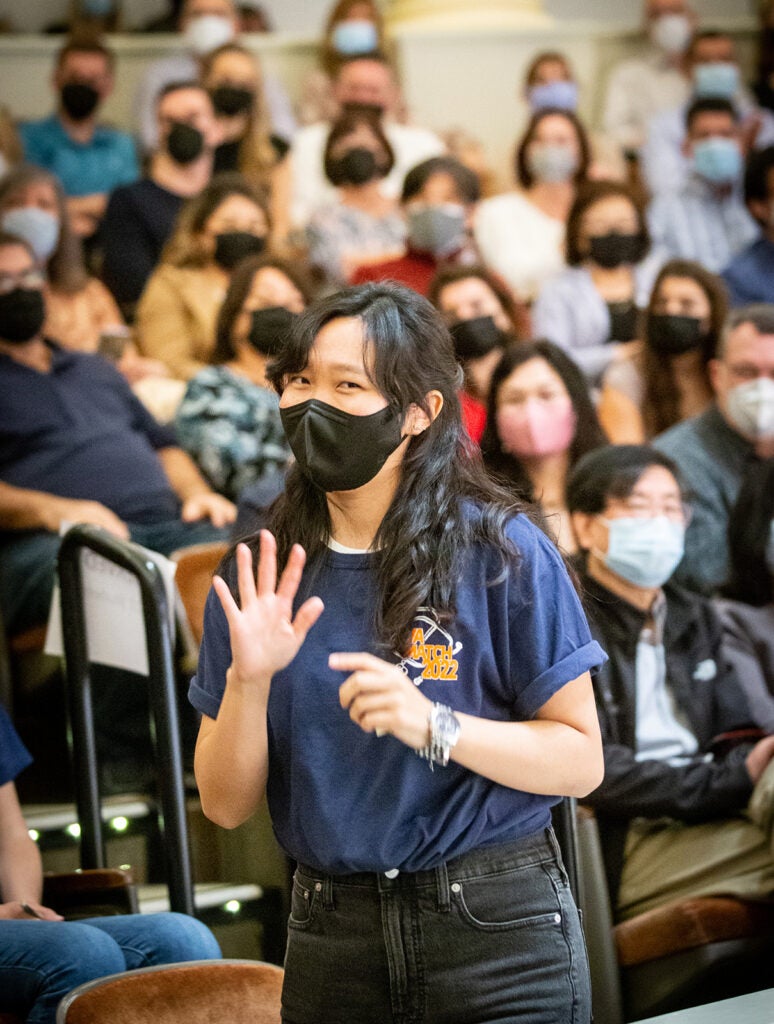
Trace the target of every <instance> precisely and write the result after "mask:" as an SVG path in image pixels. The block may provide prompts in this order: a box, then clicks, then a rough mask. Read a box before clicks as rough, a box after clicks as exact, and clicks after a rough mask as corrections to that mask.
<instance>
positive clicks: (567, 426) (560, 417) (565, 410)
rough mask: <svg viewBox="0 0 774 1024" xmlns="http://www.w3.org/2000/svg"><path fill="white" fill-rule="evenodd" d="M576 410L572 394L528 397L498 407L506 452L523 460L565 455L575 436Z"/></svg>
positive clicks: (500, 435) (500, 428)
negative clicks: (556, 396) (517, 402)
mask: <svg viewBox="0 0 774 1024" xmlns="http://www.w3.org/2000/svg"><path fill="white" fill-rule="evenodd" d="M575 419H576V417H575V410H574V409H573V407H572V401H571V400H570V398H569V397H561V398H552V399H551V401H548V402H546V401H543V400H542V399H540V398H528V399H527V401H526V402H522V403H521V404H519V405H511V404H508V405H504V406H502V408H500V409H498V410H497V434H498V436H499V438H500V443H501V444H502V447H503V451H506V452H510V453H511V455H515V456H516V457H517V458H520V459H534V458H541V457H543V456H545V455H561V454H562V453H563V452H566V451H567V449H568V448H569V447H570V445H571V444H572V439H573V437H574V436H575Z"/></svg>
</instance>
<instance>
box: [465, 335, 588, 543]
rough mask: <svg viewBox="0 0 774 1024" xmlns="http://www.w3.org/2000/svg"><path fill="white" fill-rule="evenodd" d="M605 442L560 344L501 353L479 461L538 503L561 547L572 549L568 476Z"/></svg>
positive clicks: (578, 375)
mask: <svg viewBox="0 0 774 1024" xmlns="http://www.w3.org/2000/svg"><path fill="white" fill-rule="evenodd" d="M604 443H605V435H604V434H603V433H602V428H601V427H600V425H599V422H598V420H597V416H596V413H595V412H594V406H593V405H592V402H591V396H590V394H589V389H588V385H587V383H586V381H585V378H584V376H583V374H582V373H581V371H580V370H579V368H578V367H577V366H576V365H575V363H574V362H573V361H572V360H571V359H570V358H569V357H568V356H567V355H566V353H565V352H563V351H562V349H560V348H559V347H558V346H557V345H553V344H551V342H550V341H533V342H526V343H524V344H522V345H515V346H513V347H512V348H510V349H509V350H508V351H507V352H506V353H505V355H504V356H503V357H502V359H501V360H500V362H499V363H498V365H497V367H496V368H495V371H494V374H493V376H492V381H491V386H490V389H489V407H488V414H487V425H486V430H485V431H484V436H483V438H482V440H481V450H482V452H483V455H484V462H485V464H486V467H487V469H488V470H489V471H490V473H492V474H494V475H496V476H497V477H498V478H500V479H501V481H502V482H503V483H504V484H505V485H506V486H507V487H509V488H510V489H511V490H513V491H514V493H515V494H517V495H518V497H520V498H523V499H525V500H527V501H534V502H537V503H538V504H539V505H540V507H541V510H542V512H543V514H544V515H545V516H546V517H547V525H548V527H549V529H550V530H551V533H552V534H553V537H554V540H555V541H556V543H557V544H558V545H559V547H560V548H562V550H564V551H568V552H571V551H574V550H575V540H574V537H573V534H572V530H571V529H570V522H569V518H568V515H567V502H566V498H565V487H566V483H567V477H568V475H569V473H570V471H571V469H572V467H573V466H574V465H575V463H576V462H577V461H578V459H580V458H581V457H582V456H583V455H585V454H586V452H589V451H591V450H592V449H593V448H598V447H599V446H600V445H602V444H604Z"/></svg>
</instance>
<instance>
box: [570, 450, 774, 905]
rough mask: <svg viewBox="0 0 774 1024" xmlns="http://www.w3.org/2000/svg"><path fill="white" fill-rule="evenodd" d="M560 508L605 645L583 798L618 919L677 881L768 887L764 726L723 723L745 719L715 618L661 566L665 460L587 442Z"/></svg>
mask: <svg viewBox="0 0 774 1024" xmlns="http://www.w3.org/2000/svg"><path fill="white" fill-rule="evenodd" d="M567 507H568V510H569V512H570V514H571V518H572V525H573V529H574V531H575V535H576V538H577V541H578V548H579V550H580V552H581V558H580V561H581V565H580V570H579V571H580V576H581V582H582V585H583V591H584V595H585V598H586V601H585V604H586V613H587V615H588V618H589V625H590V626H591V629H592V633H593V635H594V637H595V639H596V640H598V641H599V642H600V643H601V644H602V646H603V647H604V649H605V651H606V653H607V654H608V657H609V661H608V663H607V664H606V665H605V666H604V667H603V668H602V669H601V670H600V672H599V673H598V674H597V675H596V677H595V678H594V691H595V697H596V701H597V710H598V713H599V719H600V725H601V728H602V740H603V744H604V751H605V777H604V781H603V782H602V784H601V786H600V787H599V788H598V789H597V790H595V792H593V793H592V794H590V796H589V797H588V798H587V802H588V803H589V804H590V805H591V806H593V807H594V808H595V811H596V815H597V819H598V822H599V825H600V833H601V837H602V846H603V853H604V857H605V865H606V868H607V874H608V886H609V889H610V895H611V901H612V903H613V905H614V907H615V908H616V911H617V915H618V917H619V919H626V918H629V917H633V916H635V915H637V914H641V913H644V912H645V911H648V910H652V909H654V908H655V907H658V906H661V905H663V904H665V903H667V902H669V901H670V900H674V899H682V898H687V897H693V896H709V895H720V894H725V895H736V896H738V897H739V898H741V899H747V900H767V899H770V898H771V894H772V892H774V859H773V858H772V847H771V836H772V828H773V827H774V761H772V758H773V757H774V735H770V736H766V737H764V738H762V739H757V741H756V738H755V736H754V735H752V736H751V735H749V734H748V735H744V734H743V735H741V736H740V735H739V733H738V732H737V731H738V730H743V729H745V728H746V727H750V726H754V724H755V723H754V722H752V721H751V714H750V711H749V707H748V703H747V698H746V696H745V694H744V692H743V690H742V689H741V687H740V685H739V682H738V680H737V678H736V676H735V674H734V672H733V670H732V669H731V668H730V667H729V666H728V664H727V663H726V660H725V658H724V657H723V654H722V651H721V627H720V623H719V621H718V619H717V617H716V615H715V613H714V611H713V609H712V606H711V604H710V602H709V601H708V600H707V599H705V598H703V597H700V596H699V595H697V594H693V593H691V592H690V591H686V590H683V589H682V588H679V587H676V586H674V585H673V584H672V582H671V580H670V577H671V575H672V573H673V570H674V568H675V566H676V565H677V564H678V562H679V561H680V558H681V556H682V552H683V542H684V538H685V534H686V526H687V525H688V523H689V521H690V514H689V511H688V509H687V507H686V505H685V502H684V497H683V493H682V489H681V486H680V481H679V479H678V470H677V467H676V466H675V464H674V463H673V462H672V460H670V459H669V458H668V457H666V456H665V455H663V454H662V453H660V452H658V451H656V450H655V449H653V448H651V447H647V446H645V445H617V446H612V445H611V446H608V447H603V448H598V449H595V450H594V451H593V452H590V453H589V454H588V455H586V456H584V458H583V459H581V460H580V461H579V462H578V464H577V465H576V466H575V468H574V470H573V472H572V474H571V476H570V479H569V481H568V484H567ZM732 732H734V733H736V737H735V741H734V742H732V741H731V740H730V738H729V737H728V734H729V733H732ZM723 734H725V735H726V741H725V742H724V743H722V744H721V743H720V742H719V741H718V737H720V736H722V735H723Z"/></svg>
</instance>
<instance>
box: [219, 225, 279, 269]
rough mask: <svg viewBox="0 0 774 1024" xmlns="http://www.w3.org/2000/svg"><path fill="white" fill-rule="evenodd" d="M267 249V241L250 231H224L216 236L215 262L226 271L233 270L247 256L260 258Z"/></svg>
mask: <svg viewBox="0 0 774 1024" xmlns="http://www.w3.org/2000/svg"><path fill="white" fill-rule="evenodd" d="M265 248H266V239H265V238H262V237H260V236H259V235H253V234H251V233H250V232H249V231H224V232H223V233H222V234H220V235H216V236H215V262H216V263H217V264H218V266H220V267H223V269H224V270H233V269H234V267H235V266H236V265H237V263H239V261H240V260H243V259H244V258H245V257H246V256H258V255H260V254H261V253H262V252H263V250H264V249H265Z"/></svg>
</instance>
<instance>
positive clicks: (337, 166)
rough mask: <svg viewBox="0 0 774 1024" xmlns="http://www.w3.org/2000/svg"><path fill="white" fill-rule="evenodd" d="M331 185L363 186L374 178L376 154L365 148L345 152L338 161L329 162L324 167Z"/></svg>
mask: <svg viewBox="0 0 774 1024" xmlns="http://www.w3.org/2000/svg"><path fill="white" fill-rule="evenodd" d="M326 171H327V174H328V180H329V181H330V183H331V184H332V185H336V186H337V187H338V186H339V185H365V183H366V182H367V181H371V180H372V179H373V178H375V177H376V175H377V172H378V167H377V163H376V154H375V153H373V152H372V151H371V150H370V149H366V148H365V146H356V147H355V148H353V149H350V150H347V152H346V153H345V154H344V156H342V157H340V158H339V159H338V160H329V161H328V165H327V167H326Z"/></svg>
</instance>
